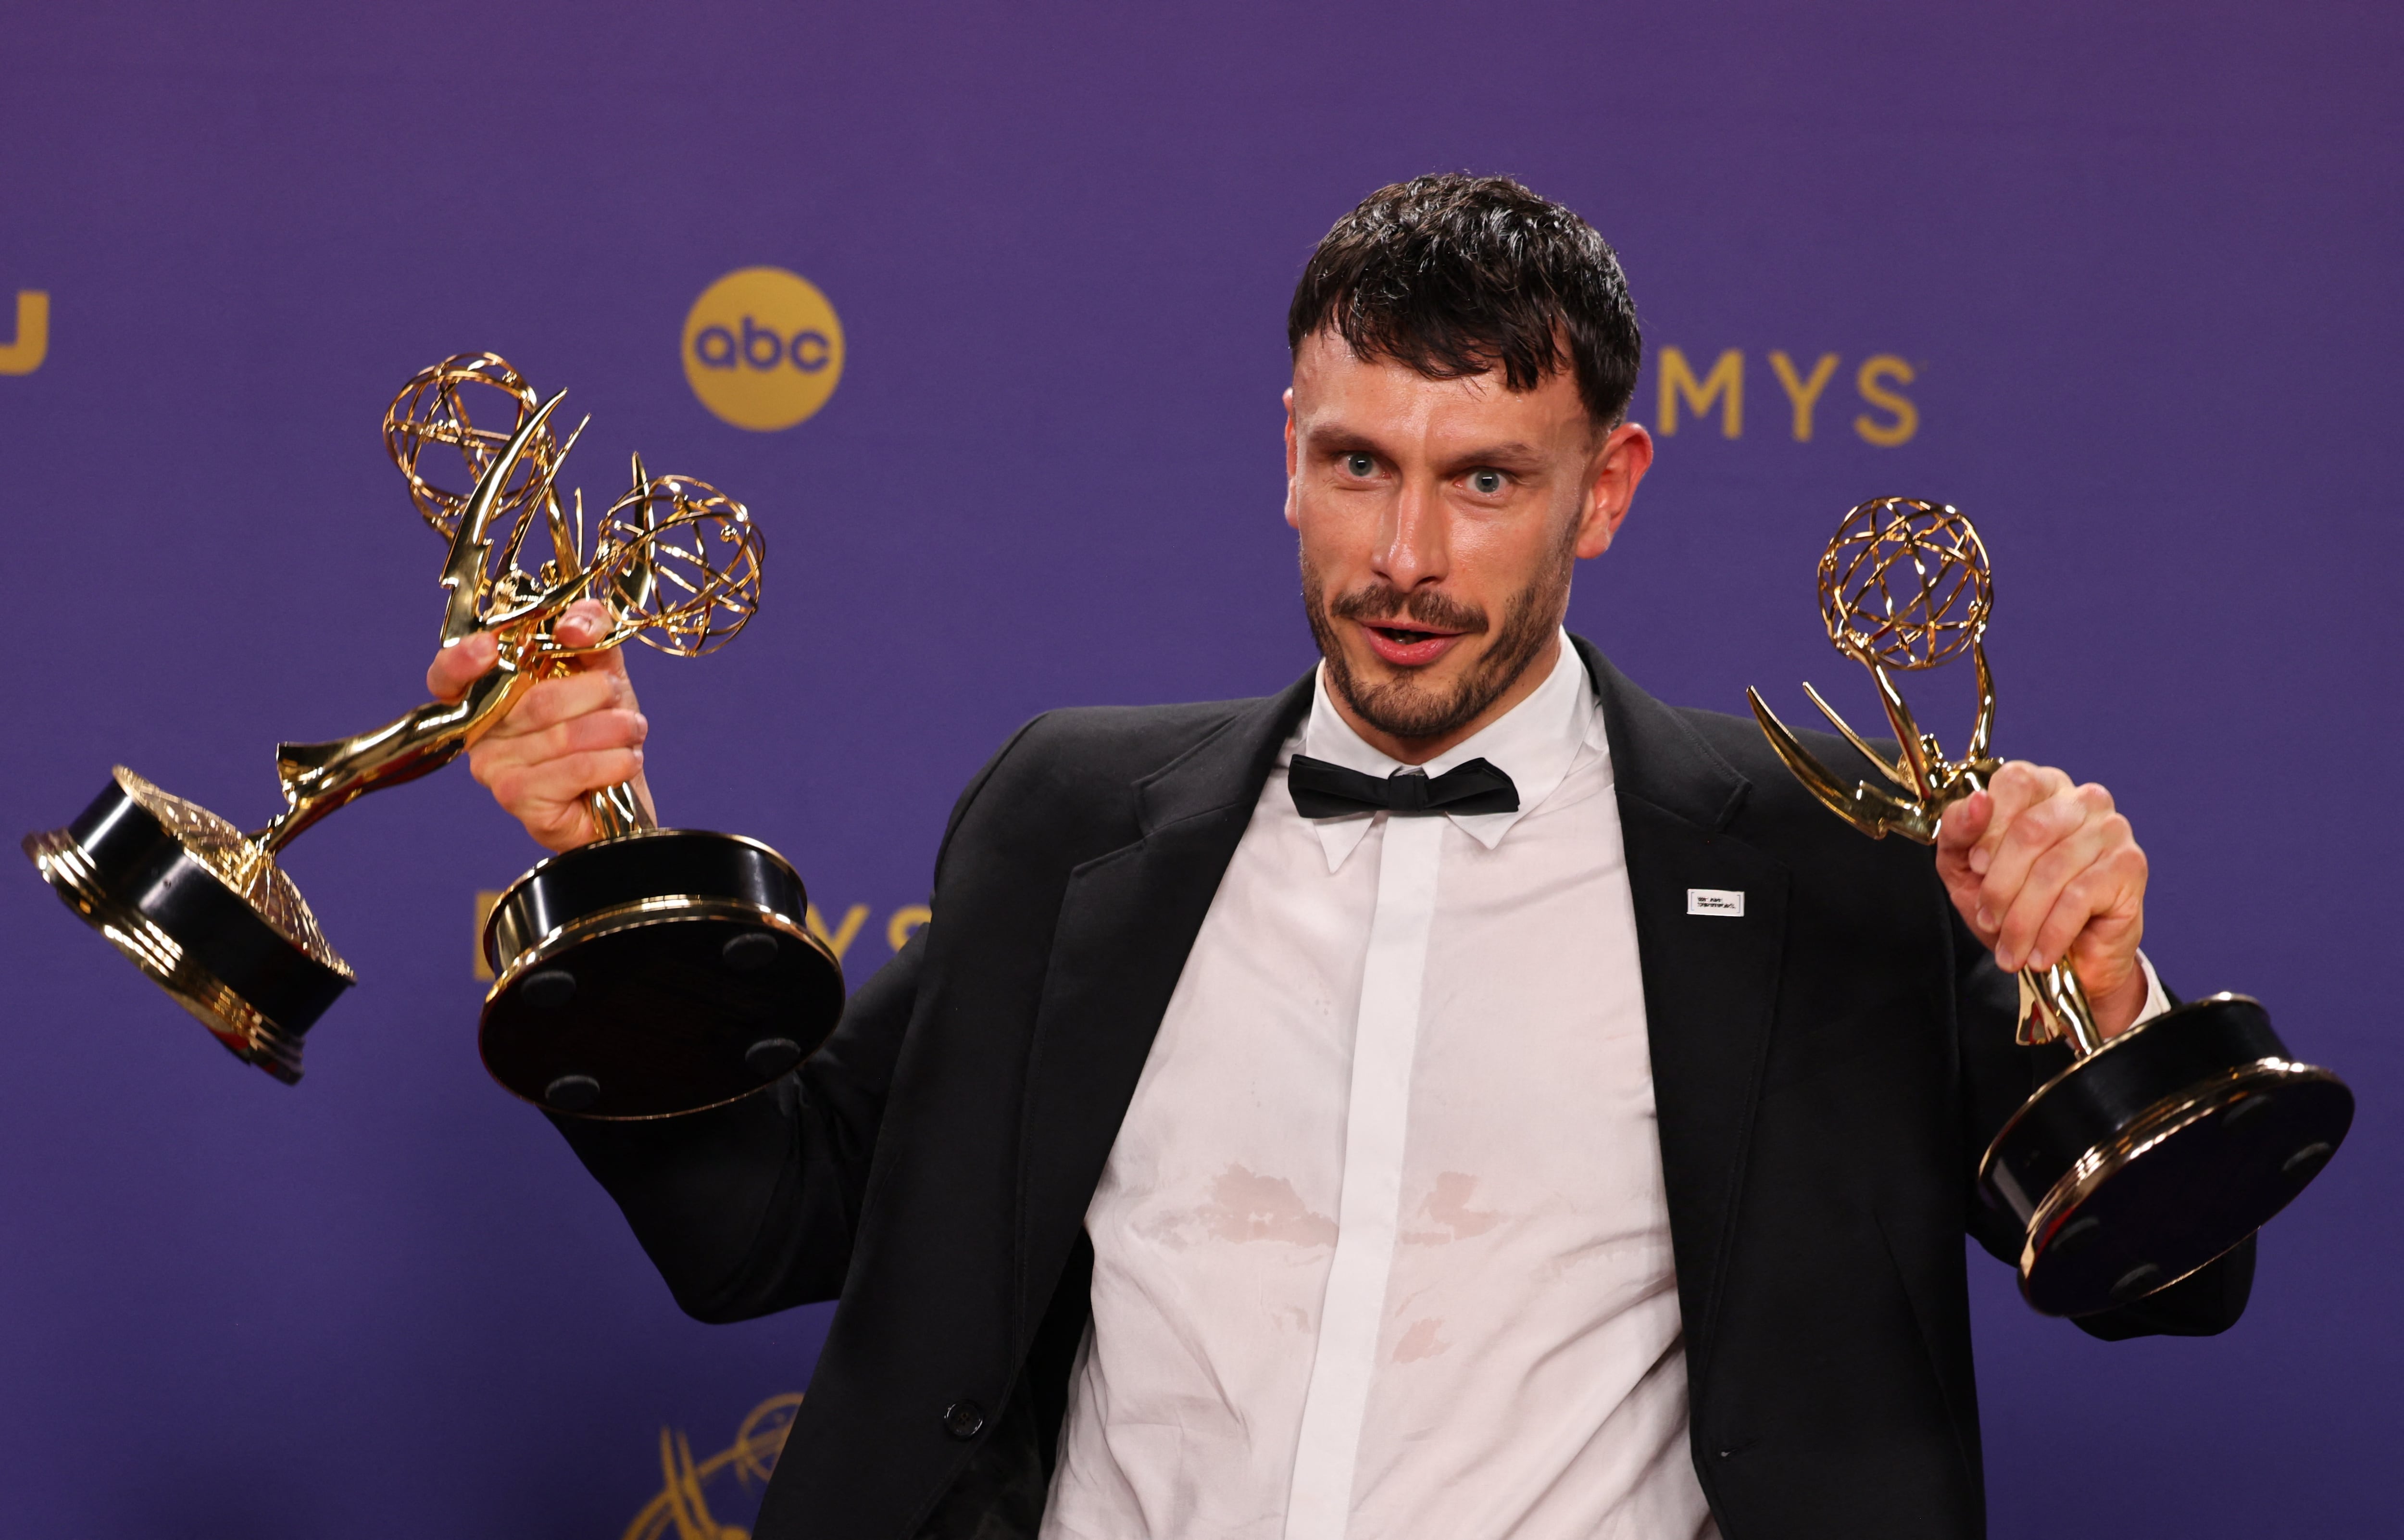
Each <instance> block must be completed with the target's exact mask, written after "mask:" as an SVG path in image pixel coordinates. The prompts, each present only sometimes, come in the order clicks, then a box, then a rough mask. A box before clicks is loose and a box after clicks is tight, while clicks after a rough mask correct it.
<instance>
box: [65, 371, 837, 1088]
mask: <svg viewBox="0 0 2404 1540" xmlns="http://www.w3.org/2000/svg"><path fill="white" fill-rule="evenodd" d="M561 399H562V397H561V396H560V395H553V396H552V397H550V398H548V399H545V398H543V397H541V396H540V395H539V394H538V393H537V392H536V390H535V389H534V387H533V386H532V385H530V384H529V383H528V382H527V381H526V379H525V377H524V375H523V374H521V373H520V372H519V371H517V370H515V369H514V368H512V367H511V366H510V364H509V362H508V361H507V360H506V359H504V358H502V357H499V356H498V355H496V354H491V353H475V354H458V355H454V356H453V357H448V358H445V359H443V360H442V361H441V362H440V363H438V364H435V365H433V366H432V367H431V368H428V369H426V370H422V371H419V372H418V373H417V374H415V375H414V376H412V378H411V379H410V380H409V382H408V383H407V384H405V385H403V386H402V387H401V389H400V391H399V393H398V395H396V396H395V397H394V398H393V400H392V402H391V404H390V405H389V406H388V407H387V408H386V409H385V411H384V425H383V426H384V447H385V451H386V453H387V454H388V455H390V456H391V458H392V461H393V464H394V466H395V467H396V468H397V469H398V470H399V471H400V473H401V476H402V478H403V480H404V482H405V483H407V485H408V489H409V497H410V501H411V503H412V506H413V507H414V508H415V509H416V511H417V513H418V515H419V517H421V518H422V519H423V520H424V521H425V522H426V525H428V526H429V527H431V528H432V529H433V530H434V531H435V532H436V533H437V534H438V535H440V536H441V537H442V539H444V540H445V541H446V542H447V544H448V548H449V549H448V554H447V556H446V558H445V561H444V564H443V567H442V575H441V587H442V589H443V590H444V592H445V595H446V598H445V604H444V615H443V623H442V627H441V638H442V644H443V645H444V646H445V647H449V646H452V645H454V644H456V643H458V642H461V641H464V640H466V639H468V637H473V636H477V635H489V636H491V637H493V638H494V641H495V644H496V647H495V651H496V654H497V656H496V662H495V664H494V665H493V666H492V667H491V668H490V669H488V670H487V671H486V672H485V673H484V674H483V675H482V676H481V677H480V678H478V679H476V680H475V681H473V682H472V683H471V684H470V685H469V686H468V690H467V693H465V694H464V695H463V696H462V697H461V698H460V699H458V700H455V701H429V702H427V703H426V704H425V705H423V706H419V707H415V708H413V709H412V710H410V711H408V712H406V713H404V714H403V715H402V716H400V717H399V718H398V719H396V720H394V721H389V722H386V723H384V724H383V725H381V726H379V727H375V728H372V729H370V730H369V731H368V732H365V733H360V734H356V735H352V736H350V737H347V738H337V739H332V740H329V741H326V742H321V743H286V744H279V745H278V746H277V747H276V755H275V769H276V776H277V779H278V781H279V782H280V783H281V787H282V790H283V793H284V804H285V805H284V810H283V811H282V812H280V813H278V814H277V815H275V817H274V818H273V819H270V820H268V822H267V823H265V824H264V825H262V826H260V827H259V829H257V830H255V831H253V832H251V833H243V832H242V831H241V830H240V829H239V828H238V827H237V826H235V825H234V824H232V823H231V822H229V821H227V820H226V819H221V818H218V817H217V815H216V814H214V813H211V812H209V811H208V810H207V809H205V808H203V807H199V806H197V805H193V804H191V803H189V802H186V801H184V800H182V799H181V798H177V797H175V796H171V795H169V794H168V793H167V792H164V791H161V790H160V789H159V788H158V787H156V786H153V785H151V784H150V783H149V782H148V781H147V780H144V779H143V778H142V777H139V776H136V775H134V774H133V772H132V771H130V770H127V769H124V768H123V767H121V766H120V767H119V769H118V770H117V772H116V775H115V777H114V781H113V784H112V785H111V786H109V787H108V789H107V790H105V791H103V792H102V794H101V795H100V797H99V798H97V799H96V800H95V801H94V802H93V803H92V805H91V806H90V807H89V808H87V809H86V810H85V811H84V813H83V815H82V816H81V817H80V818H78V819H76V821H75V822H73V823H71V824H69V825H68V826H66V827H65V828H63V829H54V830H50V831H48V832H46V833H35V834H31V835H28V836H27V837H26V839H25V842H24V845H25V851H26V854H27V855H29V856H30V857H32V858H33V860H34V862H35V866H36V868H37V869H38V870H39V871H40V873H41V875H42V876H43V878H44V879H45V880H46V881H48V882H49V884H50V886H51V888H52V889H54V890H55V891H56V892H57V893H58V895H59V897H60V898H61V899H62V900H63V902H64V903H66V904H67V906H68V907H69V908H70V909H72V910H74V911H75V912H76V913H77V914H78V915H80V916H81V917H83V918H84V919H85V920H86V921H87V922H88V923H90V924H91V926H92V927H93V929H95V930H97V931H100V932H101V933H102V934H103V935H104V936H105V937H106V938H107V940H108V941H109V942H110V944H111V945H114V946H115V947H116V948H117V949H118V950H119V952H121V953H122V954H124V956H125V957H126V958H127V959H129V960H131V961H133V963H134V965H135V966H136V967H138V968H140V969H141V970H142V971H143V973H146V974H147V975H148V976H149V977H150V978H151V979H152V980H154V981H155V982H157V983H158V984H159V985H160V986H161V987H162V988H164V989H165V990H166V991H167V992H168V993H169V994H170V995H171V996H173V997H174V998H175V1000H176V1001H178V1002H179V1003H180V1004H182V1005H183V1006H184V1007H185V1008H186V1009H187V1010H188V1011H189V1012H190V1013H191V1014H192V1015H195V1016H197V1017H199V1018H200V1019H201V1021H202V1022H203V1025H205V1026H207V1027H208V1029H210V1030H211V1031H212V1032H214V1033H215V1034H216V1035H217V1038H218V1040H219V1041H220V1042H221V1043H224V1044H225V1046H226V1047H227V1048H229V1049H231V1051H232V1052H233V1053H234V1054H235V1055H236V1056H238V1057H241V1058H243V1059H245V1060H247V1061H248V1062H250V1063H253V1064H255V1065H258V1066H259V1068H261V1069H263V1070H265V1071H268V1072H269V1073H270V1074H272V1075H273V1076H275V1077H276V1078H277V1079H279V1080H282V1081H285V1082H287V1083H291V1082H295V1081H298V1080H299V1079H300V1078H301V1042H302V1037H303V1034H305V1033H306V1032H307V1031H308V1030H309V1029H310V1028H311V1027H312V1026H313V1025H314V1023H315V1021H316V1020H317V1018H318V1017H319V1016H320V1015H323V1014H324V1012H325V1011H326V1009H327V1008H328V1006H330V1005H331V1004H332V1003H333V1001H335V1000H336V999H337V998H338V997H339V996H340V995H341V994H342V991H343V990H344V989H345V988H347V987H350V985H351V984H352V983H353V982H354V979H355V975H354V974H353V973H352V971H351V969H350V967H349V965H348V964H346V963H344V962H343V961H342V959H341V957H340V956H339V955H337V954H336V953H335V952H334V950H333V948H332V946H331V945H328V942H327V941H326V939H325V936H324V935H323V934H322V932H321V931H319V929H318V926H317V922H316V918H315V917H314V914H312V912H311V911H310V908H309V905H308V903H306V902H305V901H304V900H303V899H302V898H301V892H300V889H298V887H296V886H295V885H294V884H293V882H292V880H291V878H290V877H289V876H287V875H286V874H285V873H284V871H283V869H282V867H281V865H280V864H279V862H278V860H277V858H278V856H279V854H280V853H281V852H282V850H283V849H284V848H285V847H287V845H289V844H290V843H291V842H292V841H293V840H294V839H295V838H297V837H298V836H299V835H300V834H301V833H302V832H304V831H305V830H307V829H309V828H310V827H311V826H313V825H314V824H315V823H316V822H317V821H318V820H319V819H324V818H326V817H328V815H330V814H332V813H334V812H336V811H338V810H340V809H341V808H342V807H343V806H346V805H349V804H350V803H352V802H354V801H356V799H357V798H359V797H362V796H365V795H367V794H368V793H369V792H371V791H381V790H384V788H386V787H391V786H398V785H400V784H402V783H403V782H406V781H411V780H414V779H416V778H418V777H421V776H426V775H429V774H431V773H432V772H434V771H436V770H439V769H440V768H441V767H442V766H443V765H445V764H447V763H450V762H451V761H452V760H454V759H455V758H457V757H458V756H459V755H460V754H461V753H463V752H465V751H466V750H467V749H468V747H469V746H470V745H472V744H473V743H474V742H475V741H476V740H477V739H478V738H479V737H481V736H482V735H483V734H484V733H485V732H487V731H489V730H490V729H491V727H492V726H493V725H494V724H495V723H496V722H497V721H500V719H501V718H502V716H503V715H505V714H506V713H507V712H508V710H509V709H510V706H511V705H512V704H513V703H514V702H515V701H516V700H517V699H518V698H519V697H520V696H521V695H523V693H524V691H525V690H526V689H528V688H530V687H531V686H532V685H533V684H534V683H535V682H536V681H538V679H542V678H544V677H546V676H549V675H552V674H557V673H561V672H564V671H566V670H567V669H570V668H572V667H574V666H575V661H576V659H577V658H578V657H580V656H582V655H587V654H591V653H594V652H597V651H605V650H607V649H608V648H611V647H616V646H619V645H621V644H622V643H624V642H625V641H627V640H629V639H631V638H633V637H641V638H642V639H643V640H644V641H645V642H646V643H647V644H649V645H650V646H652V647H654V648H657V649H659V650H661V651H666V652H670V653H674V654H677V655H679V656H685V657H699V656H701V655H703V654H705V653H706V652H709V651H715V650H716V649H717V648H719V647H720V646H722V645H724V644H725V642H726V641H728V640H729V639H731V638H732V637H734V635H735V633H737V632H738V631H740V630H742V628H743V627H744V625H745V624H746V623H748V622H749V620H750V619H751V618H752V616H753V615H755V614H756V613H757V612H758V609H759V605H760V588H761V568H762V558H763V553H764V547H763V543H762V539H761V538H760V531H759V528H758V526H757V525H755V524H754V523H753V522H752V519H751V515H750V513H749V511H748V510H747V509H745V508H744V506H743V505H742V504H741V503H739V502H737V501H735V500H734V498H732V497H728V496H726V495H725V494H724V493H721V492H720V491H719V490H718V489H717V488H715V487H712V486H710V485H709V484H708V483H705V482H701V481H697V480H695V479H693V478H692V477H687V476H675V475H666V476H654V475H651V474H650V473H648V472H647V471H646V470H645V469H644V466H643V462H642V459H641V456H639V455H636V456H635V457H634V459H633V477H632V484H631V486H630V488H629V490H628V491H627V492H626V493H625V494H624V495H623V496H622V497H619V498H618V499H617V500H616V501H615V502H614V503H612V504H611V505H610V506H609V507H608V510H606V511H604V513H603V514H602V517H601V519H600V521H599V527H598V528H597V529H595V530H594V532H593V539H592V541H591V543H590V545H589V547H588V544H587V540H586V528H585V519H584V501H583V497H582V494H581V493H577V494H574V495H573V496H572V497H569V498H566V499H563V497H561V495H560V490H559V475H560V472H561V469H562V468H563V466H564V464H565V462H566V458H567V456H568V455H569V453H570V452H571V451H572V450H574V448H575V447H576V442H577V439H578V437H579V435H580V434H581V433H582V431H583V427H582V426H581V425H580V427H578V429H577V430H576V432H575V433H571V434H569V435H568V436H567V438H566V441H562V440H561V439H560V438H559V437H558V435H557V434H556V432H555V431H554V429H553V427H552V416H553V414H554V413H555V411H556V409H557V408H558V406H559V404H560V401H561ZM584 598H592V599H597V600H599V601H600V602H601V603H602V605H603V606H604V607H605V608H606V609H607V610H608V615H609V618H610V625H609V629H608V632H607V634H605V635H604V636H603V637H600V638H599V639H598V640H597V641H595V642H594V643H591V644H589V645H586V646H580V647H570V646H568V645H566V643H564V642H562V641H561V640H560V639H559V637H558V636H557V634H556V630H555V627H556V625H557V623H558V622H559V620H560V619H561V618H562V616H563V615H564V614H565V613H566V610H567V609H568V607H569V606H570V605H572V604H574V603H576V602H577V601H578V600H580V599H584ZM585 805H586V807H587V810H588V813H589V816H590V817H591V819H592V820H593V825H594V832H595V833H596V834H598V835H599V836H601V837H600V838H598V839H596V840H595V841H594V842H593V843H591V844H588V845H585V846H582V847H578V848H577V849H575V850H572V851H569V852H568V853H566V855H563V856H559V857H556V858H554V859H553V860H552V861H545V862H543V863H542V864H541V865H540V866H538V867H537V868H536V869H535V870H534V871H533V872H530V873H528V874H527V875H526V876H525V877H524V878H522V879H520V881H519V882H518V883H517V884H516V885H514V886H513V887H512V888H511V889H510V890H509V891H508V892H507V893H505V894H503V895H502V898H501V901H500V903H498V904H497V905H496V908H495V910H494V912H493V917H492V920H491V922H490V923H489V924H488V925H487V926H486V929H485V932H484V935H483V938H482V939H483V945H484V948H485V954H486V957H487V959H488V960H490V961H491V962H492V964H493V968H494V972H495V973H496V974H497V975H498V977H497V979H496V983H495V985H494V987H493V991H492V993H491V994H490V995H488V996H487V997H486V1000H485V1003H484V1011H483V1024H482V1033H481V1038H482V1048H483V1053H484V1060H485V1063H486V1065H487V1067H488V1068H490V1069H491V1070H492V1071H493V1073H494V1075H495V1076H496V1078H497V1079H498V1080H499V1081H500V1082H501V1084H502V1085H505V1086H507V1087H508V1088H510V1090H512V1091H515V1092H516V1093H518V1094H519V1095H521V1096H524V1097H526V1098H528V1099H534V1100H538V1101H540V1102H542V1103H543V1104H545V1105H547V1106H549V1107H551V1108H552V1109H553V1110H555V1111H559V1112H566V1113H580V1114H583V1115H587V1116H596V1117H658V1116H667V1115H672V1114H675V1113H682V1112H688V1111H693V1110H697V1109H699V1108H701V1107H705V1106H711V1105H716V1104H717V1103H719V1102H722V1101H726V1100H730V1099H734V1098H735V1097H738V1096H743V1095H747V1094H748V1093H749V1092H751V1091H754V1090H757V1089H760V1088H762V1086H764V1085H768V1084H769V1083H771V1082H772V1081H774V1080H775V1079H776V1077H777V1076H778V1075H780V1074H782V1073H783V1072H784V1071H785V1070H787V1069H789V1068H790V1066H791V1065H792V1064H793V1063H795V1062H797V1061H798V1060H799V1059H800V1058H801V1057H803V1055H804V1053H806V1052H808V1051H810V1050H811V1049H814V1048H815V1047H816V1046H817V1045H818V1043H819V1042H821V1041H822V1040H823V1039H824V1037H825V1035H826V1033H827V1032H828V1031H830V1030H832V1027H833V1024H834V1020H835V1018H836V1016H837V1015H839V1014H840V1012H841V1009H842V1002H843V977H842V972H841V969H840V968H839V967H838V966H837V964H836V962H835V959H834V957H833V954H832V951H830V950H829V948H828V947H827V945H825V944H824V943H823V942H821V941H819V940H818V939H817V938H816V937H814V936H812V935H811V934H810V933H809V931H808V930H807V928H806V926H805V925H804V916H805V915H806V913H807V907H808V902H809V901H808V895H807V894H806V892H805V891H804V889H803V887H802V882H801V878H800V877H799V876H797V875H795V874H794V873H793V870H792V868H791V867H790V865H788V864H787V863H786V862H785V861H784V859H783V858H782V857H780V856H778V855H777V854H776V852H775V851H774V850H771V849H769V848H768V847H766V846H763V845H761V844H760V843H758V842H757V841H754V840H747V839H742V838H739V837H736V836H734V835H728V834H717V833H704V832H698V831H692V830H663V829H660V828H658V827H656V826H655V824H654V822H653V820H652V819H651V816H650V811H649V809H648V808H646V807H645V806H644V805H643V804H642V802H641V799H640V798H639V797H638V796H637V795H636V791H635V788H634V787H633V786H632V785H631V784H621V785H618V786H613V787H608V788H604V789H601V790H599V791H594V792H592V793H590V794H589V795H588V796H587V797H586V799H585Z"/></svg>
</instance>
